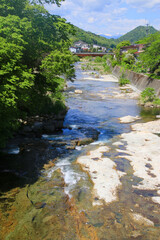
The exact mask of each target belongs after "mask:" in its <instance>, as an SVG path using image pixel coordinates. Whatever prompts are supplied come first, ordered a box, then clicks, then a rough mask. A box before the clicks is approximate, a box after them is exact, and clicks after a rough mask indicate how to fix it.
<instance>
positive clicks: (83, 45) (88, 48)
mask: <svg viewBox="0 0 160 240" xmlns="http://www.w3.org/2000/svg"><path fill="white" fill-rule="evenodd" d="M81 49H82V50H83V51H88V50H90V46H89V44H87V43H84V44H82V46H81Z"/></svg>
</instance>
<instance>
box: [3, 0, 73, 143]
mask: <svg viewBox="0 0 160 240" xmlns="http://www.w3.org/2000/svg"><path fill="white" fill-rule="evenodd" d="M60 2H61V0H34V1H29V0H14V1H8V0H1V2H0V43H1V44H0V146H3V145H4V144H5V142H6V139H7V138H8V137H10V136H11V134H12V132H13V131H14V130H16V129H17V128H18V126H19V124H20V119H24V118H25V117H26V116H31V115H37V114H49V113H53V112H54V111H56V110H59V109H63V108H64V107H65V106H64V102H63V95H62V89H63V87H64V84H65V79H67V78H69V79H71V78H72V77H73V76H74V67H73V63H74V61H73V58H72V55H71V53H70V52H69V51H68V48H69V46H70V39H69V35H70V34H73V32H74V29H73V26H72V25H71V24H68V23H66V21H65V19H62V18H60V17H59V16H55V15H51V14H50V13H49V12H48V11H47V10H46V9H45V8H44V7H43V5H42V4H44V3H55V4H57V5H60Z"/></svg>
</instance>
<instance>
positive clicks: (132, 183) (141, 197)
mask: <svg viewBox="0 0 160 240" xmlns="http://www.w3.org/2000/svg"><path fill="white" fill-rule="evenodd" d="M76 75H77V77H76V81H75V82H73V83H72V82H69V83H68V88H67V90H66V93H65V94H66V103H67V106H68V109H69V110H68V112H67V114H66V117H65V119H64V125H63V131H59V132H57V133H55V132H52V133H51V132H47V131H44V132H41V136H34V138H32V137H30V135H27V136H26V135H25V136H21V137H20V138H19V139H18V140H17V141H16V142H14V143H12V146H11V147H12V148H10V149H9V151H8V153H3V154H1V159H2V160H1V168H0V171H1V172H0V179H1V182H2V184H1V186H0V193H1V194H0V218H1V223H0V225H1V229H0V238H1V239H5V240H17V239H21V240H26V239H31V240H37V239H45V240H49V239H56V240H61V239H66V240H68V239H73V240H79V239H81V240H84V239H86V240H88V239H91V240H102V239H103V240H111V239H116V240H133V239H137V240H138V239H139V240H159V235H160V207H159V204H160V179H159V176H160V169H159V155H160V148H159V146H160V142H159V139H160V138H159V134H160V120H156V121H155V119H156V115H159V112H157V110H156V112H155V113H154V114H153V112H152V113H151V114H150V113H149V112H146V111H145V110H144V109H143V108H141V107H139V106H138V105H137V100H135V99H134V97H133V95H134V94H133V93H136V94H138V92H136V91H135V90H134V89H133V88H132V87H130V86H128V87H129V88H131V89H132V90H127V91H126V89H125V90H124V89H120V88H119V85H118V80H117V79H116V78H115V77H112V75H105V76H99V78H97V73H96V72H95V77H94V76H91V72H89V71H87V72H84V71H82V70H81V66H80V64H78V65H77V66H76ZM92 75H93V74H92ZM128 87H127V89H128ZM75 90H78V91H76V92H75ZM130 93H132V97H133V98H132V97H131V95H130V96H129V95H128V94H130ZM122 94H123V95H124V96H123V97H122ZM118 96H119V97H118ZM151 120H152V121H151ZM153 120H154V121H153ZM134 121H135V123H134V124H133V123H131V122H134ZM51 125H52V124H51ZM27 134H28V133H27Z"/></svg>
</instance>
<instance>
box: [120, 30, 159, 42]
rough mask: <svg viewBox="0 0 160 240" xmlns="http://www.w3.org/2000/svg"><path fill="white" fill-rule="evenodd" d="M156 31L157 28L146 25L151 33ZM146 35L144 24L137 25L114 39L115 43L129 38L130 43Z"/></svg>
mask: <svg viewBox="0 0 160 240" xmlns="http://www.w3.org/2000/svg"><path fill="white" fill-rule="evenodd" d="M155 32H157V30H156V29H155V28H154V27H151V26H149V27H148V33H149V34H153V33H155ZM146 36H147V27H145V26H139V27H136V28H135V29H133V30H132V31H130V32H128V33H126V34H125V35H123V36H121V37H120V38H118V39H117V40H116V42H117V43H119V42H122V41H126V40H129V41H130V42H131V43H132V44H133V43H135V42H136V41H138V40H140V39H143V38H144V37H146Z"/></svg>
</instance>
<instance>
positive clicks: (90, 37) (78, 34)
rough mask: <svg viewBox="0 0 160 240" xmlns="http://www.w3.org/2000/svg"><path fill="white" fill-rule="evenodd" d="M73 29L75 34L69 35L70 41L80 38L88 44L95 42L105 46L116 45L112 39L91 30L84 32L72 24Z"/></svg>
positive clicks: (111, 46)
mask: <svg viewBox="0 0 160 240" xmlns="http://www.w3.org/2000/svg"><path fill="white" fill-rule="evenodd" d="M74 30H75V34H74V35H71V36H70V38H71V40H72V42H76V41H79V40H81V41H84V42H86V43H88V44H97V45H100V46H103V47H106V48H113V47H116V44H115V41H114V40H113V39H107V38H105V37H102V36H99V35H97V34H94V33H92V32H86V31H84V30H82V29H80V28H78V27H76V26H74Z"/></svg>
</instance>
